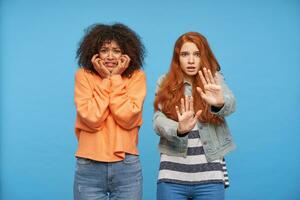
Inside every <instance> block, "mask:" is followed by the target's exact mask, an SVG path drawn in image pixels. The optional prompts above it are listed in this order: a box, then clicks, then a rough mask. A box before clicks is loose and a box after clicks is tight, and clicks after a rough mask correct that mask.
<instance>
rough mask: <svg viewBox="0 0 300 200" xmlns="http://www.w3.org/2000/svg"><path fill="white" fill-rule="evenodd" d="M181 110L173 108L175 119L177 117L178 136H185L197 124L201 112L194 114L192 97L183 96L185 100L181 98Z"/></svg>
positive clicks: (176, 107)
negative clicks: (175, 114)
mask: <svg viewBox="0 0 300 200" xmlns="http://www.w3.org/2000/svg"><path fill="white" fill-rule="evenodd" d="M180 102H181V108H180V110H179V108H178V106H175V109H176V113H177V117H178V123H179V125H178V130H177V132H178V134H185V133H187V132H190V131H191V130H192V129H193V128H194V126H195V125H196V123H197V120H198V118H199V116H200V115H201V113H202V110H198V111H197V113H196V114H195V113H194V105H193V97H188V96H185V100H184V99H183V98H181V101H180Z"/></svg>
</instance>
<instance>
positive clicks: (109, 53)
mask: <svg viewBox="0 0 300 200" xmlns="http://www.w3.org/2000/svg"><path fill="white" fill-rule="evenodd" d="M107 58H108V59H113V52H112V51H111V50H110V51H108V55H107Z"/></svg>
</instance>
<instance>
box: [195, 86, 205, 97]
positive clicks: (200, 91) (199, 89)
mask: <svg viewBox="0 0 300 200" xmlns="http://www.w3.org/2000/svg"><path fill="white" fill-rule="evenodd" d="M197 91H198V92H199V93H200V96H201V97H202V99H206V94H205V93H204V92H203V91H202V89H201V88H200V87H197Z"/></svg>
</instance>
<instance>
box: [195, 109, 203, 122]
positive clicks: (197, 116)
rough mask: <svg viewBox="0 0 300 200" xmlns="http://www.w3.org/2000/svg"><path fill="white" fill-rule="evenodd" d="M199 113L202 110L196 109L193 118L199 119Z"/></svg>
mask: <svg viewBox="0 0 300 200" xmlns="http://www.w3.org/2000/svg"><path fill="white" fill-rule="evenodd" d="M201 113H202V110H198V111H197V112H196V114H195V117H194V119H196V120H197V119H199V117H200V115H201Z"/></svg>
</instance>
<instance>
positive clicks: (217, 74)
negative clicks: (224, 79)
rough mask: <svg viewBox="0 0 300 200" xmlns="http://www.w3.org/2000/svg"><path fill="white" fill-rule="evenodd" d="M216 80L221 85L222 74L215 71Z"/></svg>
mask: <svg viewBox="0 0 300 200" xmlns="http://www.w3.org/2000/svg"><path fill="white" fill-rule="evenodd" d="M215 81H216V84H217V85H221V76H220V74H219V73H217V72H216V73H215Z"/></svg>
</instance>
